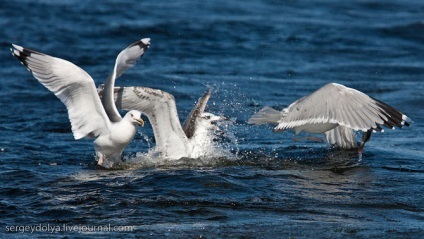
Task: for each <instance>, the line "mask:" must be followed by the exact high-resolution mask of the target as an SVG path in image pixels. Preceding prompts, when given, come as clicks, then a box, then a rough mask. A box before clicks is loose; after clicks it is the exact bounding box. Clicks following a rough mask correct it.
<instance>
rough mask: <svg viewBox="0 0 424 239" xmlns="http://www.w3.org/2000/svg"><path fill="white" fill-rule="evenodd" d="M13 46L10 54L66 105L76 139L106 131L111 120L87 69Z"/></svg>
mask: <svg viewBox="0 0 424 239" xmlns="http://www.w3.org/2000/svg"><path fill="white" fill-rule="evenodd" d="M12 46H13V47H12V48H11V51H12V54H13V55H14V56H15V57H16V58H17V59H18V60H19V61H21V63H22V64H23V65H24V66H26V67H27V68H28V69H29V71H30V72H31V73H32V74H33V76H34V77H35V78H36V79H37V80H38V81H39V82H40V83H41V84H42V85H43V86H45V87H46V88H47V89H49V90H50V91H51V92H53V93H54V94H55V95H56V96H57V97H58V98H59V99H60V100H61V101H62V103H63V104H65V106H66V108H67V109H68V115H69V120H70V121H71V125H72V132H73V134H74V138H75V139H81V138H83V137H85V136H92V137H97V136H99V135H100V134H102V133H105V132H109V130H110V124H111V123H110V121H109V119H108V117H107V115H106V112H105V111H104V109H103V106H102V103H101V101H100V98H99V96H98V95H97V92H96V87H95V85H94V81H93V79H92V78H91V77H90V75H88V73H87V72H85V71H84V70H83V69H81V68H80V67H78V66H76V65H74V64H72V63H71V62H69V61H65V60H63V59H60V58H56V57H52V56H48V55H45V54H43V53H39V52H36V51H33V50H30V49H27V48H23V47H21V46H18V45H12Z"/></svg>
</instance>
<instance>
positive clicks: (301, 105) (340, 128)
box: [248, 83, 412, 155]
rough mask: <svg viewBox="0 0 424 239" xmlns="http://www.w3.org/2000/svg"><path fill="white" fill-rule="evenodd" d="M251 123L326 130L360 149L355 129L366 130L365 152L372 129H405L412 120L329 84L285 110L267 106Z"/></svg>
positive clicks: (333, 140)
mask: <svg viewBox="0 0 424 239" xmlns="http://www.w3.org/2000/svg"><path fill="white" fill-rule="evenodd" d="M248 123H249V124H277V126H276V127H275V128H274V132H282V131H285V130H287V129H290V130H294V132H295V134H296V135H297V134H299V133H300V132H302V131H305V132H308V133H315V134H320V133H324V134H325V137H326V140H327V142H328V143H329V144H331V145H334V146H336V147H340V148H344V149H352V148H356V147H357V144H356V142H355V137H354V132H353V131H362V132H363V135H362V142H361V143H360V145H359V147H358V152H359V153H360V155H362V152H363V148H364V145H365V143H366V142H367V141H368V140H369V139H370V137H371V133H372V132H376V131H378V132H383V131H384V130H383V129H382V128H381V126H385V127H387V128H392V129H395V127H399V128H402V126H404V125H405V126H409V125H410V124H411V123H412V121H411V120H410V119H409V118H408V117H407V116H406V115H404V114H403V113H401V112H400V111H398V110H397V109H395V108H393V107H392V106H390V105H388V104H386V103H383V102H381V101H379V100H377V99H374V98H372V97H370V96H368V95H366V94H364V93H362V92H360V91H358V90H355V89H352V88H349V87H346V86H344V85H341V84H337V83H329V84H327V85H325V86H323V87H321V88H320V89H318V90H316V91H315V92H313V93H312V94H310V95H308V96H305V97H303V98H300V99H299V100H296V101H295V102H293V103H292V104H291V105H289V106H288V107H287V108H285V109H283V110H282V111H278V110H275V109H273V108H271V107H264V108H263V109H261V110H260V111H259V112H257V113H255V114H254V115H253V116H252V117H251V118H250V119H249V121H248Z"/></svg>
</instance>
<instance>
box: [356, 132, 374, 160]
mask: <svg viewBox="0 0 424 239" xmlns="http://www.w3.org/2000/svg"><path fill="white" fill-rule="evenodd" d="M371 133H372V129H370V130H368V131H367V132H364V133H362V142H361V144H360V145H359V148H358V153H359V154H360V155H361V156H362V152H363V150H364V146H365V143H366V142H368V140H370V138H371Z"/></svg>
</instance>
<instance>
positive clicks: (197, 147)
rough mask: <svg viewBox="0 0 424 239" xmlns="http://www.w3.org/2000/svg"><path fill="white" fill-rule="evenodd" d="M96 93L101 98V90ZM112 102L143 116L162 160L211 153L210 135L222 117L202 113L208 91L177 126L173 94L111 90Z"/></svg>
mask: <svg viewBox="0 0 424 239" xmlns="http://www.w3.org/2000/svg"><path fill="white" fill-rule="evenodd" d="M108 88H109V87H108V85H105V86H104V88H102V87H99V88H98V92H99V95H100V96H101V98H102V99H103V98H104V97H106V96H107V95H104V91H105V89H108ZM109 89H110V88H109ZM114 93H115V94H114V102H115V104H116V106H117V108H119V109H122V110H127V109H135V110H139V111H140V112H142V113H143V114H145V115H146V116H147V118H148V119H149V122H150V124H151V125H152V128H153V133H154V137H155V142H156V147H155V153H158V154H159V155H160V157H162V158H165V159H171V160H177V159H180V158H183V157H187V158H198V157H202V156H206V155H205V154H207V152H209V151H210V150H211V148H212V147H213V146H212V143H213V140H214V133H217V132H220V129H219V128H218V126H217V125H216V123H217V122H219V121H223V120H226V118H225V117H222V116H216V115H214V114H212V113H207V112H205V108H206V105H207V102H208V100H209V98H210V96H211V90H210V89H208V90H207V91H206V92H205V93H204V95H203V96H202V97H201V98H199V100H198V102H197V103H196V105H195V106H194V108H193V109H192V111H191V112H190V114H189V116H188V117H187V119H186V120H185V121H184V123H183V125H181V123H180V121H179V118H178V113H177V106H176V104H175V98H174V96H173V95H171V94H169V93H167V92H164V91H162V90H158V89H152V88H148V87H140V86H133V87H115V88H114Z"/></svg>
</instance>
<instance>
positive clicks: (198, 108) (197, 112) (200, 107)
mask: <svg viewBox="0 0 424 239" xmlns="http://www.w3.org/2000/svg"><path fill="white" fill-rule="evenodd" d="M210 97H211V89H210V88H209V89H208V90H207V91H206V92H205V93H204V94H203V96H202V97H201V98H199V100H198V101H197V103H196V105H195V106H194V108H193V109H192V110H191V112H190V114H189V115H188V117H187V118H186V120H185V121H184V123H183V130H184V132H185V134H186V135H187V137H188V138H191V137H192V136H193V135H194V132H195V131H196V119H197V117H200V116H201V115H202V114H203V112H204V111H205V108H206V104H207V103H208V101H209V98H210Z"/></svg>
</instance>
